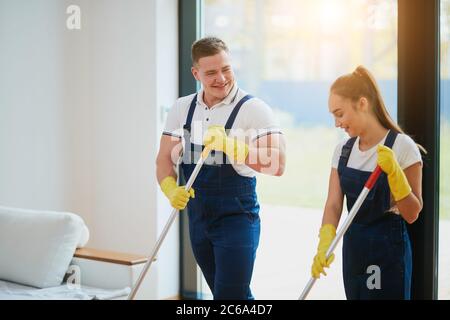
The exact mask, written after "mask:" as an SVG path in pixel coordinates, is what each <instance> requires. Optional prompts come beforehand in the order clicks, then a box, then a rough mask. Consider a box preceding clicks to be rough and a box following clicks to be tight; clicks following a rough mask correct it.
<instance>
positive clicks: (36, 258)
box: [0, 206, 146, 300]
mask: <svg viewBox="0 0 450 320" xmlns="http://www.w3.org/2000/svg"><path fill="white" fill-rule="evenodd" d="M88 239H89V230H88V228H87V227H86V225H85V223H84V221H83V220H82V219H81V217H79V216H77V215H75V214H73V213H70V212H55V211H44V210H29V209H20V208H11V207H5V206H0V300H1V299H125V298H126V297H127V295H128V293H129V291H130V288H131V287H132V285H133V284H134V283H135V281H136V280H137V277H138V276H139V274H140V271H141V270H142V268H143V266H144V264H145V262H146V258H145V257H142V256H137V255H131V254H123V253H117V252H111V251H102V250H95V249H89V248H84V246H85V245H86V243H87V242H88ZM141 298H146V294H145V288H143V291H142V292H141Z"/></svg>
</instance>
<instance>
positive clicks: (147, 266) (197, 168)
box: [127, 148, 211, 300]
mask: <svg viewBox="0 0 450 320" xmlns="http://www.w3.org/2000/svg"><path fill="white" fill-rule="evenodd" d="M210 151H211V150H209V148H205V149H203V152H202V154H201V157H200V159H199V160H198V162H197V164H196V165H195V168H194V171H193V172H192V174H191V176H190V177H189V180H188V182H187V183H186V185H185V187H184V189H185V190H186V191H188V190H189V189H190V188H191V187H192V185H193V184H194V181H195V179H196V178H197V175H198V173H199V171H200V169H201V168H202V166H203V163H204V162H205V160H206V158H207V157H208V155H209V152H210ZM177 214H178V210H177V209H173V211H172V214H171V215H170V217H169V220H168V221H167V223H166V225H165V226H164V229H163V231H162V233H161V235H160V236H159V238H158V241H156V244H155V246H154V247H153V251H152V253H151V255H150V256H149V257H148V260H147V262H146V263H145V265H144V268H143V269H142V271H141V274H140V275H139V278H138V280H137V282H136V284H135V285H134V287H133V289H132V290H131V292H130V294H129V295H128V298H127V300H133V299H134V297H135V296H136V293H137V291H138V289H139V287H140V286H141V284H142V281H143V280H144V277H145V275H146V274H147V271H148V269H150V266H151V265H152V262H153V259H154V258H155V257H156V254H157V253H158V251H159V248H160V247H161V244H162V243H163V241H164V239H165V238H166V236H167V233H168V232H169V229H170V227H171V226H172V223H173V222H174V221H175V218H176V217H177Z"/></svg>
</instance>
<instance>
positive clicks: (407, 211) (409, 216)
mask: <svg viewBox="0 0 450 320" xmlns="http://www.w3.org/2000/svg"><path fill="white" fill-rule="evenodd" d="M403 171H404V172H405V175H406V178H407V179H408V183H409V185H410V186H411V190H412V192H411V193H410V194H409V195H408V196H407V197H405V198H403V199H402V200H400V201H398V202H397V208H398V210H399V211H400V214H401V216H402V217H403V219H405V220H406V222H408V223H413V222H414V221H416V220H417V218H418V217H419V213H420V211H421V210H422V207H423V200H422V163H420V162H417V163H415V164H413V165H412V166H409V167H408V168H406V169H405V170H403Z"/></svg>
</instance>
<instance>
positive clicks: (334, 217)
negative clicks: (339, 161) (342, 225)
mask: <svg viewBox="0 0 450 320" xmlns="http://www.w3.org/2000/svg"><path fill="white" fill-rule="evenodd" d="M343 201H344V195H343V193H342V189H341V184H340V181H339V174H338V172H337V170H336V169H335V168H332V169H331V173H330V180H329V183H328V196H327V201H326V203H325V209H324V213H323V218H322V225H326V224H332V225H333V226H334V227H335V228H337V226H338V224H339V220H340V219H341V214H342V207H343Z"/></svg>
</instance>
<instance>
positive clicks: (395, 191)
mask: <svg viewBox="0 0 450 320" xmlns="http://www.w3.org/2000/svg"><path fill="white" fill-rule="evenodd" d="M377 153H378V160H377V162H378V165H379V166H380V168H381V170H383V171H384V172H385V173H386V174H387V177H388V183H389V188H390V189H391V192H392V195H393V196H394V199H395V201H400V200H402V199H404V198H406V197H407V196H408V195H409V194H410V193H411V186H410V185H409V183H408V179H407V178H406V176H405V173H404V172H403V170H402V168H400V165H399V164H398V162H397V160H396V159H395V154H394V151H392V149H390V148H388V147H386V146H383V145H378V148H377Z"/></svg>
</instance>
